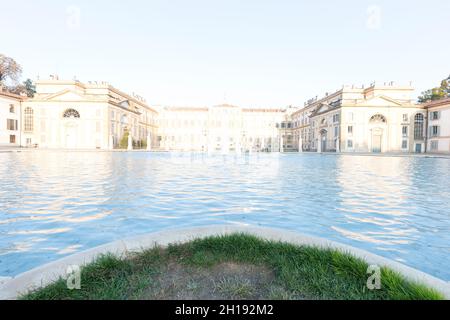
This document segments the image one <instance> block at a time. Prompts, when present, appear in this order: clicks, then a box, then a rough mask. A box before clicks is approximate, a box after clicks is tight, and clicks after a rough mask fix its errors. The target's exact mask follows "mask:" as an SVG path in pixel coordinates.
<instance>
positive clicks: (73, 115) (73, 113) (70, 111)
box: [63, 109, 80, 118]
mask: <svg viewBox="0 0 450 320" xmlns="http://www.w3.org/2000/svg"><path fill="white" fill-rule="evenodd" d="M79 117H80V114H79V113H78V111H77V110H75V109H67V110H66V111H64V114H63V118H79Z"/></svg>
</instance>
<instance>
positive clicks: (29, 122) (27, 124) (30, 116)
mask: <svg viewBox="0 0 450 320" xmlns="http://www.w3.org/2000/svg"><path fill="white" fill-rule="evenodd" d="M23 120H24V121H23V130H24V131H25V132H33V129H34V111H33V109H32V108H30V107H26V108H25V110H24V119H23Z"/></svg>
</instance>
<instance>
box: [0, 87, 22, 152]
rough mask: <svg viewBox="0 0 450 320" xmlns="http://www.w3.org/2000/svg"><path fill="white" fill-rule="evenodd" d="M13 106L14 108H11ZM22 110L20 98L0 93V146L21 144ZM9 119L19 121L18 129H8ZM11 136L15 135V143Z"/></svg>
mask: <svg viewBox="0 0 450 320" xmlns="http://www.w3.org/2000/svg"><path fill="white" fill-rule="evenodd" d="M11 106H12V108H13V110H11ZM20 110H21V101H20V100H18V99H16V98H12V97H9V96H8V95H3V94H2V93H0V147H2V146H8V147H18V146H19V145H20V135H21V132H20V126H21V123H20ZM10 111H13V112H10ZM8 119H10V120H14V123H15V121H17V130H8V126H7V122H8ZM11 136H13V137H14V138H13V139H15V143H11Z"/></svg>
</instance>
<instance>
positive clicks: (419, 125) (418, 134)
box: [414, 113, 424, 140]
mask: <svg viewBox="0 0 450 320" xmlns="http://www.w3.org/2000/svg"><path fill="white" fill-rule="evenodd" d="M423 124H424V117H423V114H421V113H418V114H416V115H415V117H414V139H415V140H422V139H423V128H424V126H423Z"/></svg>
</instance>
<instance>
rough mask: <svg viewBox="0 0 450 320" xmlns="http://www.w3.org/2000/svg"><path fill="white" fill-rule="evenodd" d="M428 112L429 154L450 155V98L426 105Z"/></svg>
mask: <svg viewBox="0 0 450 320" xmlns="http://www.w3.org/2000/svg"><path fill="white" fill-rule="evenodd" d="M424 107H425V108H426V110H427V111H428V147H427V151H428V152H433V153H450V98H448V99H443V100H437V101H432V102H430V103H427V104H425V105H424Z"/></svg>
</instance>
